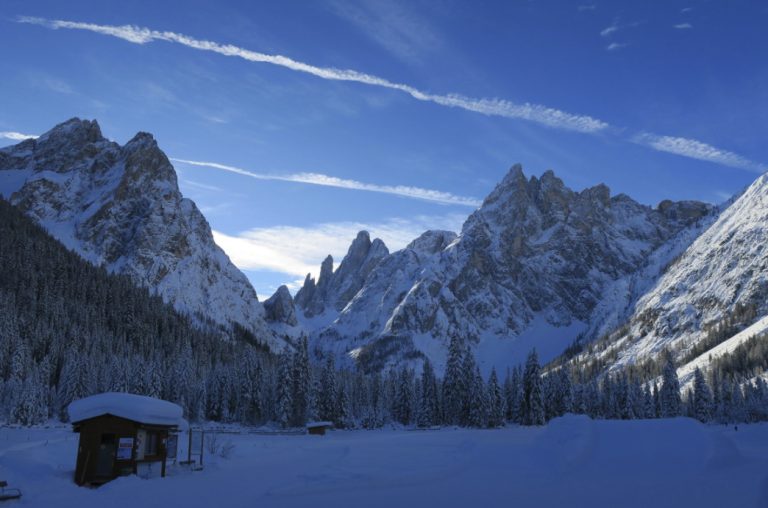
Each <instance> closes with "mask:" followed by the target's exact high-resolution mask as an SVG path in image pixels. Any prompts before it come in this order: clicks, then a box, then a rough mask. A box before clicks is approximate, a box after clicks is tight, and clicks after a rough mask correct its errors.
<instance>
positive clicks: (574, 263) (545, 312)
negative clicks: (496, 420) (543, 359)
mask: <svg viewBox="0 0 768 508" xmlns="http://www.w3.org/2000/svg"><path fill="white" fill-rule="evenodd" d="M710 212H711V207H709V206H708V205H705V204H702V203H694V202H682V203H672V202H665V203H663V204H662V205H660V206H659V207H658V208H656V209H652V208H650V207H647V206H644V205H641V204H639V203H637V202H635V201H633V200H632V199H630V198H629V197H627V196H625V195H618V196H611V195H610V191H609V189H608V188H607V187H606V186H604V185H598V186H596V187H592V188H589V189H586V190H584V191H581V192H574V191H572V190H570V189H568V188H567V187H565V186H564V185H563V182H562V181H561V180H560V179H559V178H557V177H556V176H555V175H554V173H552V172H551V171H548V172H546V173H544V174H543V175H542V176H541V178H536V177H531V178H526V176H525V175H524V174H523V172H522V168H521V167H520V166H515V167H513V168H512V170H511V171H510V172H509V174H508V175H507V176H506V177H505V178H504V180H503V181H502V182H501V183H500V184H499V185H498V186H497V187H496V189H495V190H494V191H493V192H492V193H491V194H490V195H489V196H488V197H487V198H486V199H485V201H484V202H483V205H482V206H481V207H480V209H478V210H477V211H476V212H475V213H473V214H472V215H471V216H470V217H469V218H468V219H467V221H466V223H465V224H464V226H463V228H462V231H461V234H460V235H459V236H458V237H455V235H452V234H451V233H445V232H428V233H425V235H423V236H422V237H421V238H419V239H417V240H416V241H414V242H413V243H412V244H411V245H409V246H408V247H407V248H406V249H403V250H402V251H399V252H396V253H393V254H391V255H389V256H386V257H385V258H383V259H381V260H380V261H379V262H378V264H377V266H376V268H375V269H374V270H373V271H372V272H371V273H370V274H369V275H368V277H367V279H366V281H365V284H363V286H362V287H361V288H360V290H359V291H358V292H357V294H356V295H355V297H354V298H353V299H352V300H351V301H350V302H349V303H348V304H347V305H346V307H344V308H343V310H342V311H341V312H340V314H339V316H338V318H337V319H336V320H335V321H334V322H333V323H332V324H330V325H329V326H327V327H326V328H324V329H322V330H319V331H317V332H316V333H315V335H316V337H317V338H318V340H317V341H316V343H317V345H318V347H320V348H324V349H329V350H333V351H336V352H337V353H340V354H341V353H349V354H352V355H353V356H355V357H358V358H362V359H364V360H368V361H371V362H373V363H374V364H376V365H381V364H382V362H388V361H397V360H399V359H403V358H408V357H413V356H414V355H419V354H426V355H428V356H431V357H432V359H433V360H434V361H435V362H436V363H437V364H438V365H440V363H441V361H442V359H443V357H444V351H445V346H446V345H447V342H448V341H449V340H450V338H451V337H453V336H457V337H459V338H461V339H463V340H466V341H468V342H469V343H470V344H471V345H472V346H473V347H475V348H476V350H477V352H478V355H479V357H480V361H481V362H484V363H486V365H490V364H497V365H505V364H509V363H511V362H513V361H519V360H520V358H519V357H522V355H524V354H525V353H527V350H528V348H530V347H532V346H536V347H538V348H539V349H540V350H544V351H546V352H547V354H546V355H545V356H547V355H548V356H550V357H552V356H554V355H556V354H558V353H559V352H561V351H562V350H563V349H564V348H565V346H566V345H567V344H568V343H569V342H571V341H572V340H573V339H574V338H575V335H576V334H577V333H579V332H580V331H586V330H588V329H589V324H590V320H591V317H592V314H593V312H594V311H595V309H596V308H597V307H598V304H599V303H600V302H601V300H602V298H603V297H604V291H605V290H606V289H607V288H608V287H610V286H611V285H612V284H614V283H615V282H616V281H618V280H620V279H622V278H625V277H628V276H630V275H631V274H634V273H636V272H637V271H638V270H640V269H641V268H643V267H644V265H645V264H646V262H647V259H648V257H649V256H650V255H651V254H652V253H653V252H654V251H656V250H657V249H659V248H660V247H661V246H663V245H664V244H665V243H666V242H668V241H670V240H671V239H673V238H676V237H677V236H678V235H679V234H680V233H681V232H682V231H683V230H686V229H687V228H691V227H694V226H695V225H696V223H697V222H700V221H701V220H702V219H703V218H704V217H706V216H707V215H708V214H710ZM320 280H321V282H322V280H323V276H322V275H321V277H320ZM318 286H319V285H318ZM297 296H298V295H297ZM527 334H528V335H530V334H533V335H536V336H538V337H539V339H540V340H539V341H538V342H536V341H534V342H531V341H530V338H528V337H526V335H527ZM553 334H554V335H560V336H559V337H556V338H553V337H550V336H551V335H553ZM547 341H549V344H548V343H547ZM523 348H524V349H523ZM361 355H362V356H361ZM512 357H515V358H512Z"/></svg>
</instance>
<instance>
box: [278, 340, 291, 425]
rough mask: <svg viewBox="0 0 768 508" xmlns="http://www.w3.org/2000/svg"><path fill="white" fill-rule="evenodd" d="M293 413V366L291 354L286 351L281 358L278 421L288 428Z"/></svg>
mask: <svg viewBox="0 0 768 508" xmlns="http://www.w3.org/2000/svg"><path fill="white" fill-rule="evenodd" d="M292 415H293V368H292V362H291V354H290V353H288V352H284V353H282V354H281V355H280V359H279V374H278V378H277V415H276V417H277V418H276V419H277V422H278V423H279V424H280V425H281V426H282V427H283V428H286V427H288V426H289V425H290V424H291V417H292Z"/></svg>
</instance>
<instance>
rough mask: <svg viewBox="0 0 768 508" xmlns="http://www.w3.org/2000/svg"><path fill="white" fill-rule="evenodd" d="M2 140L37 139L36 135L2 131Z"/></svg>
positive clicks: (0, 135)
mask: <svg viewBox="0 0 768 508" xmlns="http://www.w3.org/2000/svg"><path fill="white" fill-rule="evenodd" d="M0 138H5V139H10V140H12V141H24V140H25V139H35V138H37V136H35V135H34V134H22V133H21V132H12V131H0Z"/></svg>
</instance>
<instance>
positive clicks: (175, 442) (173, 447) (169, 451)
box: [165, 434, 179, 459]
mask: <svg viewBox="0 0 768 508" xmlns="http://www.w3.org/2000/svg"><path fill="white" fill-rule="evenodd" d="M178 447H179V436H178V435H176V434H171V435H169V436H168V439H167V440H166V442H165V452H166V457H167V458H169V459H175V458H176V451H177V450H178Z"/></svg>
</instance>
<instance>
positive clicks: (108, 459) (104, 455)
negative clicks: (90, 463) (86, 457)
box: [96, 434, 116, 477]
mask: <svg viewBox="0 0 768 508" xmlns="http://www.w3.org/2000/svg"><path fill="white" fill-rule="evenodd" d="M115 441H116V439H115V435H114V434H102V435H101V444H100V445H99V457H98V459H97V460H96V476H107V477H111V476H112V475H114V468H115V451H116V447H115Z"/></svg>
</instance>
